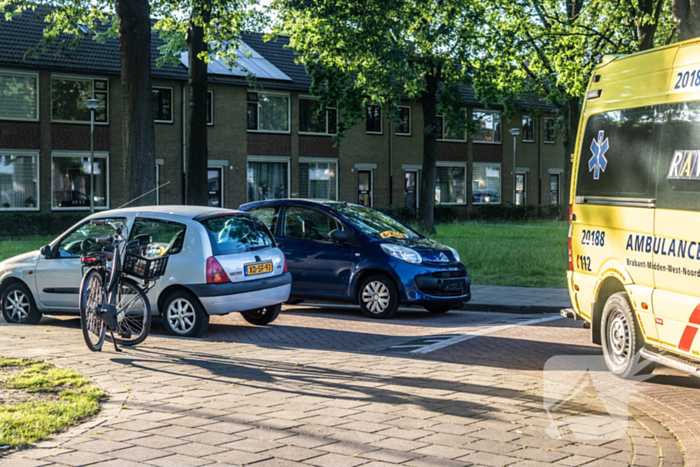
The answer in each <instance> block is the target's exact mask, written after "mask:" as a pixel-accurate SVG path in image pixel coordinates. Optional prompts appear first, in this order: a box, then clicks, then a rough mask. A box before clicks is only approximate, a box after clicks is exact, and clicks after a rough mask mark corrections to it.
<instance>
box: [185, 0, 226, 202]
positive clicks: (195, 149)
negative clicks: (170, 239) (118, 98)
mask: <svg viewBox="0 0 700 467" xmlns="http://www.w3.org/2000/svg"><path fill="white" fill-rule="evenodd" d="M210 17H211V10H210V8H209V5H208V4H207V3H206V2H205V3H204V5H202V4H199V5H198V6H197V7H195V9H193V11H192V15H191V17H190V24H189V27H188V29H187V51H188V60H189V63H188V66H189V94H188V95H189V99H188V101H189V102H188V103H189V119H188V120H187V126H188V134H187V172H186V177H185V185H186V191H185V193H186V200H187V204H190V205H198V206H206V205H207V201H208V185H207V161H208V159H209V157H208V148H207V102H208V95H207V80H208V75H207V64H206V62H204V60H202V59H201V58H199V54H200V53H202V52H206V50H207V44H206V43H205V42H204V28H203V27H202V25H203V24H207V23H209V20H210ZM221 207H223V206H221Z"/></svg>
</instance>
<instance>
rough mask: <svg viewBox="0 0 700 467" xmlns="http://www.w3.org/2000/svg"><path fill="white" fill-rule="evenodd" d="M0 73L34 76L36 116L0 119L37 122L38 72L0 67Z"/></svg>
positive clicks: (2, 118)
mask: <svg viewBox="0 0 700 467" xmlns="http://www.w3.org/2000/svg"><path fill="white" fill-rule="evenodd" d="M0 75H8V76H9V75H14V76H33V77H35V78H36V118H8V117H0V120H3V121H10V122H38V121H39V110H40V109H39V103H40V102H41V95H40V92H41V86H40V82H39V72H31V71H18V70H12V69H4V68H2V69H0Z"/></svg>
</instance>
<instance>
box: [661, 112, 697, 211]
mask: <svg viewBox="0 0 700 467" xmlns="http://www.w3.org/2000/svg"><path fill="white" fill-rule="evenodd" d="M663 109H664V111H663V112H660V113H659V119H660V121H662V122H663V130H662V136H661V145H660V149H659V153H660V155H659V170H658V187H657V191H658V195H657V200H656V207H657V208H661V209H677V210H682V211H700V196H698V194H699V193H700V160H699V157H700V103H699V102H685V103H680V104H669V105H665V106H663Z"/></svg>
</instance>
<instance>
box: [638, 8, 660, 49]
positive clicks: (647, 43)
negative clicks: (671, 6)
mask: <svg viewBox="0 0 700 467" xmlns="http://www.w3.org/2000/svg"><path fill="white" fill-rule="evenodd" d="M664 3H665V0H639V2H638V8H639V12H640V15H639V19H637V20H636V21H635V22H636V24H637V32H638V36H639V44H638V46H637V47H638V50H639V51H640V52H641V51H643V50H649V49H653V48H654V36H656V30H657V28H658V26H659V17H660V16H661V12H662V10H663V7H664ZM647 15H648V16H651V17H652V18H654V20H653V21H643V19H644V18H645V17H647Z"/></svg>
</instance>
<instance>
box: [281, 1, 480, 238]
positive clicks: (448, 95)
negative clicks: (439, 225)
mask: <svg viewBox="0 0 700 467" xmlns="http://www.w3.org/2000/svg"><path fill="white" fill-rule="evenodd" d="M487 7H488V5H487V4H486V2H482V1H477V0H365V1H363V2H358V1H356V0H275V1H274V2H273V4H272V8H273V9H274V11H275V13H276V15H277V19H278V26H277V27H276V29H275V32H276V33H281V34H287V35H289V36H290V45H291V47H292V49H293V50H294V52H295V53H297V54H298V57H299V61H300V62H301V63H302V64H304V65H305V67H306V70H307V73H309V74H310V76H311V78H312V82H313V84H312V88H311V90H312V92H313V93H314V94H317V95H320V96H321V101H322V103H323V104H324V105H323V106H324V107H325V106H331V107H336V106H337V107H338V108H339V110H340V112H339V114H340V116H339V119H340V120H339V124H338V135H337V136H336V143H338V142H339V141H340V138H341V137H342V135H343V132H345V131H346V130H348V129H349V128H350V127H351V126H353V125H355V124H357V123H358V122H359V121H361V120H362V119H363V118H365V106H366V105H369V104H379V105H383V106H385V109H387V110H388V114H389V115H390V116H391V117H392V118H393V119H394V120H395V119H396V107H397V105H398V104H399V103H400V102H401V99H403V98H408V99H411V100H418V101H420V102H421V104H422V107H423V128H422V132H423V171H422V178H421V190H420V203H419V205H420V211H419V217H418V223H419V229H420V230H421V231H422V232H424V233H427V234H430V233H434V232H435V227H434V217H433V211H434V205H435V172H436V170H435V166H436V163H435V162H436V145H437V138H438V132H439V131H440V130H441V128H443V127H442V125H441V124H440V120H439V118H438V115H439V114H444V116H445V120H446V122H445V123H446V127H447V128H459V127H461V128H465V126H466V102H465V100H464V97H463V95H462V93H461V92H460V86H461V85H467V84H469V76H468V74H466V73H465V72H464V70H467V69H468V68H469V66H470V62H471V59H472V57H473V56H474V55H475V53H477V52H475V51H478V49H479V43H480V42H481V40H482V35H483V34H484V32H485V28H483V26H482V23H483V22H484V21H485V17H486V16H487V14H488V10H487Z"/></svg>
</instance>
